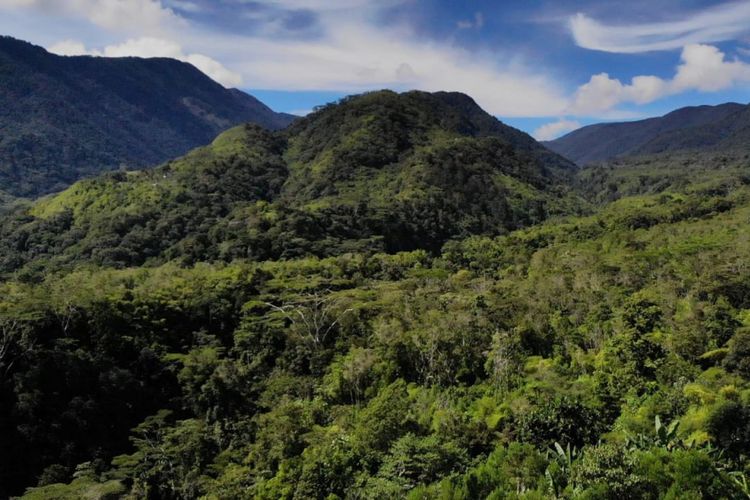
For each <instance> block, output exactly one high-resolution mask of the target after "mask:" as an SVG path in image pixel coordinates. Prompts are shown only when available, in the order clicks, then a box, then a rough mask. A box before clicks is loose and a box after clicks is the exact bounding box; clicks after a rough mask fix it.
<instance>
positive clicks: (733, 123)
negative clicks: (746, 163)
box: [543, 102, 750, 165]
mask: <svg viewBox="0 0 750 500" xmlns="http://www.w3.org/2000/svg"><path fill="white" fill-rule="evenodd" d="M749 124H750V106H748V105H745V104H740V103H734V102H730V103H724V104H720V105H716V106H709V105H703V106H688V107H684V108H679V109H676V110H674V111H672V112H670V113H667V114H666V115H663V116H660V117H654V118H647V119H645V120H638V121H632V122H616V123H599V124H594V125H588V126H585V127H582V128H580V129H578V130H574V131H573V132H570V133H568V134H566V135H564V136H562V137H560V138H558V139H555V140H553V141H546V142H544V143H543V144H544V145H545V146H547V147H548V148H550V149H551V150H553V151H555V152H557V153H559V154H561V155H563V156H565V157H566V158H568V159H570V160H571V161H574V162H576V163H577V164H579V165H585V164H588V163H595V162H598V161H603V160H608V159H611V158H616V157H624V156H641V155H650V154H658V153H668V152H678V151H690V150H707V149H710V150H718V149H722V148H723V149H738V148H744V147H745V141H746V139H747V138H748V137H750V132H748V130H750V125H749Z"/></svg>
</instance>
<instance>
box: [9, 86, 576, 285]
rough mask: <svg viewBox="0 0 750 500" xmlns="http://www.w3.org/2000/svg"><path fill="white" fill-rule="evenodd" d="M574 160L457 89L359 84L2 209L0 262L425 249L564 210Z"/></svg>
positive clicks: (572, 203)
mask: <svg viewBox="0 0 750 500" xmlns="http://www.w3.org/2000/svg"><path fill="white" fill-rule="evenodd" d="M574 171H575V168H574V166H573V165H572V164H571V163H570V162H568V161H567V160H564V159H562V158H561V157H559V156H557V155H555V154H553V153H550V152H549V151H547V150H546V149H545V148H543V147H541V146H540V145H538V144H537V143H536V142H535V141H534V140H533V139H531V138H530V137H529V136H527V135H526V134H523V133H521V132H518V131H516V130H514V129H511V128H509V127H507V126H505V125H503V124H501V123H500V122H498V121H497V120H496V119H494V118H492V117H491V116H490V115H488V114H486V113H485V112H484V111H482V110H481V109H480V108H479V107H478V106H477V105H476V103H474V101H472V100H471V99H470V98H468V97H466V96H463V95H459V94H447V93H437V94H428V93H423V92H409V93H405V94H396V93H394V92H390V91H382V92H375V93H370V94H365V95H361V96H357V97H353V98H349V99H346V100H344V101H343V102H341V103H339V104H336V105H330V106H328V107H326V108H324V109H321V110H319V111H317V112H316V113H313V114H312V115H311V116H309V117H307V118H305V119H302V120H300V121H299V122H298V123H297V124H295V125H294V126H292V127H291V128H289V129H288V130H286V131H283V132H276V133H274V132H269V131H266V130H263V129H261V128H259V127H257V126H251V125H245V126H240V127H237V128H234V129H232V130H230V131H228V132H226V133H224V134H222V135H220V136H219V137H218V138H217V139H216V140H215V141H214V142H213V143H212V144H211V145H210V146H207V147H204V148H200V149H198V150H195V151H193V152H191V153H190V154H188V155H187V156H185V157H184V158H181V159H178V160H176V161H172V162H168V163H166V164H165V165H162V166H161V167H158V168H156V169H152V170H146V171H140V172H128V173H123V172H118V173H112V174H108V175H105V176H102V177H99V178H96V179H92V180H86V181H82V182H79V183H77V184H75V185H74V186H72V187H71V188H69V189H67V190H66V191H64V192H62V193H60V194H58V195H55V196H52V197H48V198H46V199H42V200H39V201H37V202H35V203H33V204H30V205H28V206H27V207H26V208H24V209H19V210H17V211H16V212H15V215H14V216H13V217H8V218H6V219H5V220H4V222H3V224H2V227H1V228H0V233H1V234H2V245H3V246H2V251H1V252H0V258H2V262H3V269H4V270H6V271H7V270H12V269H17V268H19V267H22V266H24V265H25V264H27V263H29V262H32V261H44V260H46V259H52V260H54V261H55V262H57V263H58V264H66V263H68V264H69V263H72V262H74V261H81V260H90V261H94V262H98V263H102V264H107V265H118V266H122V265H137V264H142V263H144V262H147V261H150V260H151V261H154V262H158V261H163V260H165V259H175V258H180V259H183V260H184V261H185V262H195V261H198V260H216V259H221V260H232V259H235V258H251V259H261V260H262V259H268V258H290V257H294V256H299V255H306V254H313V255H333V254H340V253H343V252H347V251H388V252H394V251H399V250H409V249H414V248H423V249H427V250H431V251H436V250H438V249H439V248H440V247H441V246H442V244H443V243H444V242H445V241H447V240H448V239H451V238H457V237H464V236H468V235H472V234H498V233H503V232H507V231H508V230H511V229H514V228H517V227H522V226H527V225H530V224H533V223H535V222H538V221H541V220H543V219H545V218H547V217H548V216H550V215H555V214H559V213H569V212H572V211H576V210H579V209H580V205H581V204H580V200H578V199H577V198H576V197H575V196H574V195H572V194H571V191H570V189H569V188H567V187H566V185H567V183H568V181H569V179H570V178H571V177H572V175H573V174H574Z"/></svg>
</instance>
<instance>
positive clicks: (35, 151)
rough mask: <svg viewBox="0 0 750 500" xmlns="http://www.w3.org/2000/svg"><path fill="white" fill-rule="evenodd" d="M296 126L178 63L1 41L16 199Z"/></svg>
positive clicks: (7, 173) (2, 143) (4, 161)
mask: <svg viewBox="0 0 750 500" xmlns="http://www.w3.org/2000/svg"><path fill="white" fill-rule="evenodd" d="M292 118H293V117H291V116H289V115H284V114H279V113H275V112H273V111H272V110H271V109H269V108H268V107H267V106H265V105H264V104H263V103H261V102H260V101H258V100H257V99H255V98H254V97H252V96H249V95H247V94H245V93H244V92H241V91H239V90H236V89H225V88H224V87H222V86H221V85H219V84H218V83H216V82H214V81H213V80H211V79H210V78H208V77H207V76H206V75H204V74H203V73H201V72H200V71H198V70H197V69H196V68H195V67H193V66H191V65H189V64H186V63H183V62H179V61H176V60H172V59H139V58H103V57H61V56H57V55H54V54H50V53H48V52H47V51H45V50H44V49H42V48H41V47H36V46H33V45H31V44H29V43H26V42H22V41H19V40H15V39H13V38H9V37H0V190H4V191H7V192H8V193H10V194H13V195H16V196H26V197H30V196H36V195H39V194H44V193H49V192H53V191H58V190H60V189H63V188H65V187H67V186H68V185H70V184H72V183H73V182H74V181H76V180H78V179H80V178H82V177H88V176H91V175H95V174H98V173H101V172H104V171H107V170H113V169H116V168H118V167H120V166H126V167H128V168H134V167H145V166H150V165H153V164H157V163H160V162H163V161H165V160H167V159H169V158H173V157H175V156H178V155H181V154H184V153H186V152H187V151H189V150H190V149H193V148H195V147H197V146H200V145H203V144H207V143H209V142H210V141H211V140H213V138H214V137H216V135H217V134H218V133H219V132H221V131H223V130H226V129H228V128H230V127H232V126H235V125H237V124H240V123H244V122H253V123H257V124H260V125H262V126H264V127H267V128H271V129H278V128H283V127H284V126H286V125H287V124H289V123H290V121H291V120H292Z"/></svg>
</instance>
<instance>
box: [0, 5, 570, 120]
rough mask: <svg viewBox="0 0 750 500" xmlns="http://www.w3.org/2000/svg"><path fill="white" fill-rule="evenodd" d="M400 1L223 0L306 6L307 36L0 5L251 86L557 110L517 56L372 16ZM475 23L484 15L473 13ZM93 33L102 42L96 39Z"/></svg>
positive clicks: (555, 97) (137, 12)
mask: <svg viewBox="0 0 750 500" xmlns="http://www.w3.org/2000/svg"><path fill="white" fill-rule="evenodd" d="M193 1H194V2H195V0H193ZM404 1H405V0H377V1H376V0H276V1H271V0H253V1H252V2H250V1H244V0H225V1H224V2H223V5H224V6H225V7H226V6H227V5H229V6H231V4H235V6H233V7H232V8H236V9H237V12H236V15H240V14H241V13H242V12H243V11H242V9H243V8H245V9H247V10H248V11H252V12H257V11H259V9H260V10H262V9H289V10H290V11H292V10H294V9H305V10H307V11H310V12H312V13H313V14H314V15H315V18H316V22H317V26H318V29H319V32H316V33H315V35H314V36H312V37H308V38H306V39H300V37H285V36H275V35H274V36H269V35H268V33H266V32H264V30H263V29H258V30H252V31H251V30H248V31H247V32H246V33H242V34H238V33H237V32H234V33H230V32H226V31H223V30H222V29H221V28H220V27H218V26H209V25H203V24H196V22H197V21H195V20H190V21H188V20H187V19H185V18H183V17H181V16H180V14H179V11H177V12H176V11H174V10H173V9H171V8H169V7H168V6H167V5H170V4H168V3H165V2H166V0H164V1H158V0H0V8H2V7H3V6H8V5H11V3H12V5H14V6H25V7H26V8H29V9H36V11H37V12H40V13H42V14H40V15H47V16H53V15H54V13H55V12H57V13H61V14H64V15H65V16H68V17H70V16H76V17H77V18H78V19H82V20H86V21H87V22H89V23H90V24H93V25H94V26H97V27H99V28H101V31H102V32H103V35H102V36H101V37H98V38H96V39H92V38H88V39H87V38H83V39H79V38H77V37H76V36H75V35H73V37H72V38H74V39H76V40H80V42H71V41H66V42H64V43H59V44H55V45H53V47H52V48H54V49H55V50H57V51H58V52H60V53H66V54H71V53H79V52H83V50H82V47H81V46H82V45H83V46H84V47H83V49H84V50H85V49H86V47H88V50H87V51H86V52H88V53H92V52H93V53H97V51H92V50H91V46H92V45H94V46H97V48H98V52H99V53H101V54H102V55H138V56H148V57H153V56H166V57H175V58H178V59H181V60H185V61H188V62H191V63H193V64H195V65H196V66H198V67H199V68H200V69H202V70H203V71H206V72H208V73H209V74H210V75H211V76H212V77H213V78H215V79H216V80H217V81H220V82H221V83H223V84H225V85H237V84H238V83H239V81H240V76H241V79H242V81H243V82H244V83H245V84H246V85H247V86H250V87H252V88H272V89H277V90H334V91H341V92H357V91H362V90H371V89H376V88H382V87H389V88H393V89H397V90H407V89H411V88H420V89H424V90H428V91H429V90H456V91H461V92H465V93H468V94H470V95H472V96H473V97H474V98H475V99H476V100H477V102H478V103H479V104H480V105H481V106H483V107H484V108H485V109H487V110H488V111H489V112H491V113H494V114H497V115H503V116H508V117H512V116H550V115H558V114H560V113H561V112H562V111H563V110H564V109H565V108H566V106H567V96H566V92H565V90H564V89H563V88H562V87H561V86H560V84H559V82H558V81H557V80H555V79H554V78H551V77H549V76H548V75H547V74H545V73H544V72H540V71H539V70H538V69H535V68H534V67H533V66H532V65H530V64H528V65H527V64H526V63H525V62H524V61H523V60H521V59H520V58H519V56H517V55H513V54H506V53H502V51H500V50H497V51H495V52H493V53H490V52H488V53H476V52H470V51H467V50H464V49H461V48H459V47H457V46H455V45H453V44H452V43H451V41H440V42H436V41H429V40H425V39H423V38H421V37H420V36H419V35H418V34H417V33H416V32H415V31H414V30H413V29H412V28H411V27H410V26H408V25H402V24H398V23H389V24H388V25H382V24H379V23H375V22H374V21H373V19H375V18H377V17H378V16H377V14H378V13H379V12H380V11H382V9H383V8H385V7H389V6H393V5H396V4H398V3H402V2H404ZM195 3H197V2H195ZM242 4H244V5H242ZM172 5H175V6H176V5H177V4H175V3H173V4H172ZM201 5H205V4H201ZM212 5H213V4H212ZM215 5H219V4H215ZM217 8H218V7H217ZM474 23H475V24H477V23H479V24H481V23H483V19H482V18H481V17H477V18H475V19H474ZM142 25H145V26H142ZM101 39H105V40H106V39H109V43H110V44H111V45H109V46H106V47H103V44H102V43H101ZM123 39H124V40H127V41H125V42H123ZM81 42H83V43H81ZM102 47H103V48H102ZM201 54H205V55H204V56H200V55H201ZM226 68H231V71H229V70H227V69H226Z"/></svg>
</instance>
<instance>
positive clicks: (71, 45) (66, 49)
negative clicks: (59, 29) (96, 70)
mask: <svg viewBox="0 0 750 500" xmlns="http://www.w3.org/2000/svg"><path fill="white" fill-rule="evenodd" d="M47 50H48V51H50V52H52V53H53V54H57V55H60V56H80V55H84V54H88V55H100V54H94V53H92V52H89V51H88V50H87V49H86V46H85V45H84V44H83V42H79V41H77V40H62V41H60V42H57V43H56V44H54V45H50V46H49V47H47Z"/></svg>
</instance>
